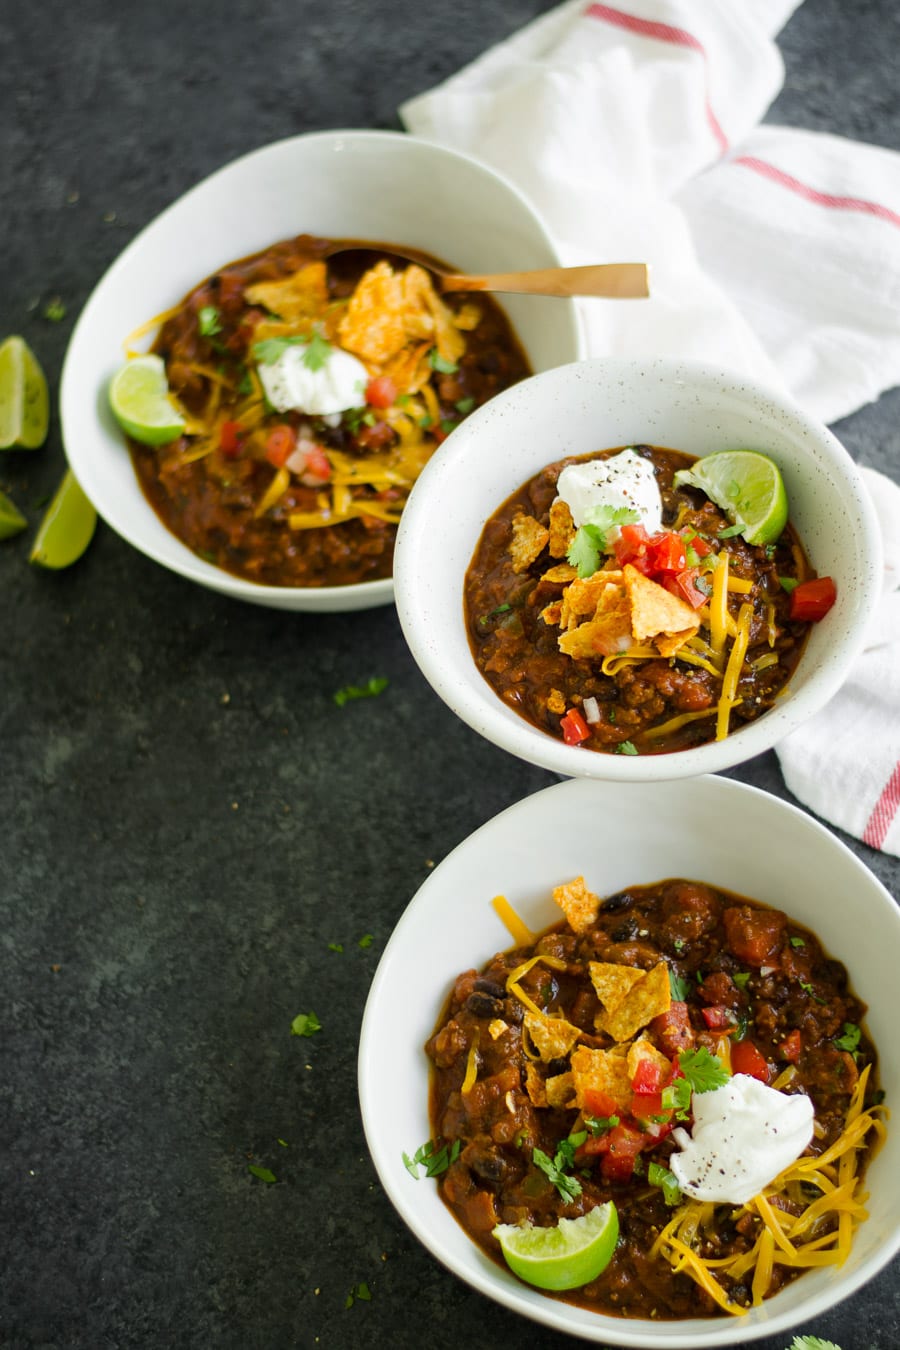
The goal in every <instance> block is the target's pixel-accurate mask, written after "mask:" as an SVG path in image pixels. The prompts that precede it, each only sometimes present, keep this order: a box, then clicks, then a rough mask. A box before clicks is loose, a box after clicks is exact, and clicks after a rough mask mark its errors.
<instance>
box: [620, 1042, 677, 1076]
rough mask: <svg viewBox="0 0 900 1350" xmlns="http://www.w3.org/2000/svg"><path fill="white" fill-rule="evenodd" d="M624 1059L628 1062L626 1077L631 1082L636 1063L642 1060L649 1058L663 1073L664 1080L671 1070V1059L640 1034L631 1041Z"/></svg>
mask: <svg viewBox="0 0 900 1350" xmlns="http://www.w3.org/2000/svg"><path fill="white" fill-rule="evenodd" d="M625 1059H626V1063H627V1064H628V1077H629V1078H630V1079H631V1080H632V1082H633V1081H634V1076H635V1074H636V1073H637V1070H638V1065H639V1064H640V1063H641V1062H642V1061H643V1060H649V1061H650V1063H651V1064H652V1065H654V1067H655V1068H657V1069H659V1070H660V1072H661V1073H662V1074H663V1075H664V1081H666V1080H668V1077H669V1075H670V1073H671V1070H672V1061H671V1060H669V1059H667V1058H666V1056H665V1055H664V1054H663V1052H662V1051H661V1050H657V1048H656V1046H655V1045H654V1044H653V1042H652V1041H649V1040H648V1039H647V1037H646V1036H641V1037H639V1038H638V1040H636V1041H632V1043H631V1045H630V1046H629V1048H628V1054H627V1055H626V1057H625Z"/></svg>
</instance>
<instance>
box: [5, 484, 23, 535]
mask: <svg viewBox="0 0 900 1350" xmlns="http://www.w3.org/2000/svg"><path fill="white" fill-rule="evenodd" d="M27 525H28V521H27V520H26V519H25V517H24V516H23V515H22V512H21V511H20V510H19V508H18V507H17V506H16V504H15V502H12V501H10V499H9V497H7V495H6V493H5V492H0V539H12V537H13V535H14V534H20V533H21V531H22V530H24V529H25V528H26V527H27Z"/></svg>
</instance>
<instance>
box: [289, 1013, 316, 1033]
mask: <svg viewBox="0 0 900 1350" xmlns="http://www.w3.org/2000/svg"><path fill="white" fill-rule="evenodd" d="M321 1030H322V1023H321V1022H320V1021H319V1019H318V1017H316V1014H315V1013H314V1012H310V1013H298V1014H297V1016H296V1017H295V1018H294V1020H293V1022H292V1023H291V1035H292V1036H312V1035H313V1034H314V1033H315V1032H317V1031H321Z"/></svg>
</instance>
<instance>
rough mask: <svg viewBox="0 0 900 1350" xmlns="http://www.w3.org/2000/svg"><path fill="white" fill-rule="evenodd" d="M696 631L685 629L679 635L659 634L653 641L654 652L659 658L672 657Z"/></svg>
mask: <svg viewBox="0 0 900 1350" xmlns="http://www.w3.org/2000/svg"><path fill="white" fill-rule="evenodd" d="M696 631H697V630H696V628H685V629H684V631H683V632H681V633H660V634H658V635H657V636H656V637H655V638H654V639H653V641H654V643H655V645H656V650H657V651H658V652H659V654H660V656H674V655H675V653H676V652H677V651H678V650H679V648H681V647H683V646H684V644H685V643H686V642H687V640H688V638H692V637H693V636H694V634H695V633H696Z"/></svg>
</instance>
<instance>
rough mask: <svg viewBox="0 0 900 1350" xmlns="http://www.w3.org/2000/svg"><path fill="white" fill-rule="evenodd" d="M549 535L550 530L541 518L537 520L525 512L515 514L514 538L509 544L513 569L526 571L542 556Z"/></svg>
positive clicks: (513, 524)
mask: <svg viewBox="0 0 900 1350" xmlns="http://www.w3.org/2000/svg"><path fill="white" fill-rule="evenodd" d="M549 537H550V532H549V530H547V529H546V528H545V527H544V526H543V525H542V524H541V522H540V521H539V520H535V518H534V516H526V515H525V514H524V513H523V512H520V513H519V515H517V516H513V523H512V539H511V540H510V545H509V552H510V557H511V558H512V565H513V571H514V572H524V571H525V569H526V568H528V567H530V566H531V564H532V563H533V562H534V561H535V559H536V558H538V557H539V556H540V554H541V552H542V551H543V548H544V545H545V544H546V542H547V540H548V539H549Z"/></svg>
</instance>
